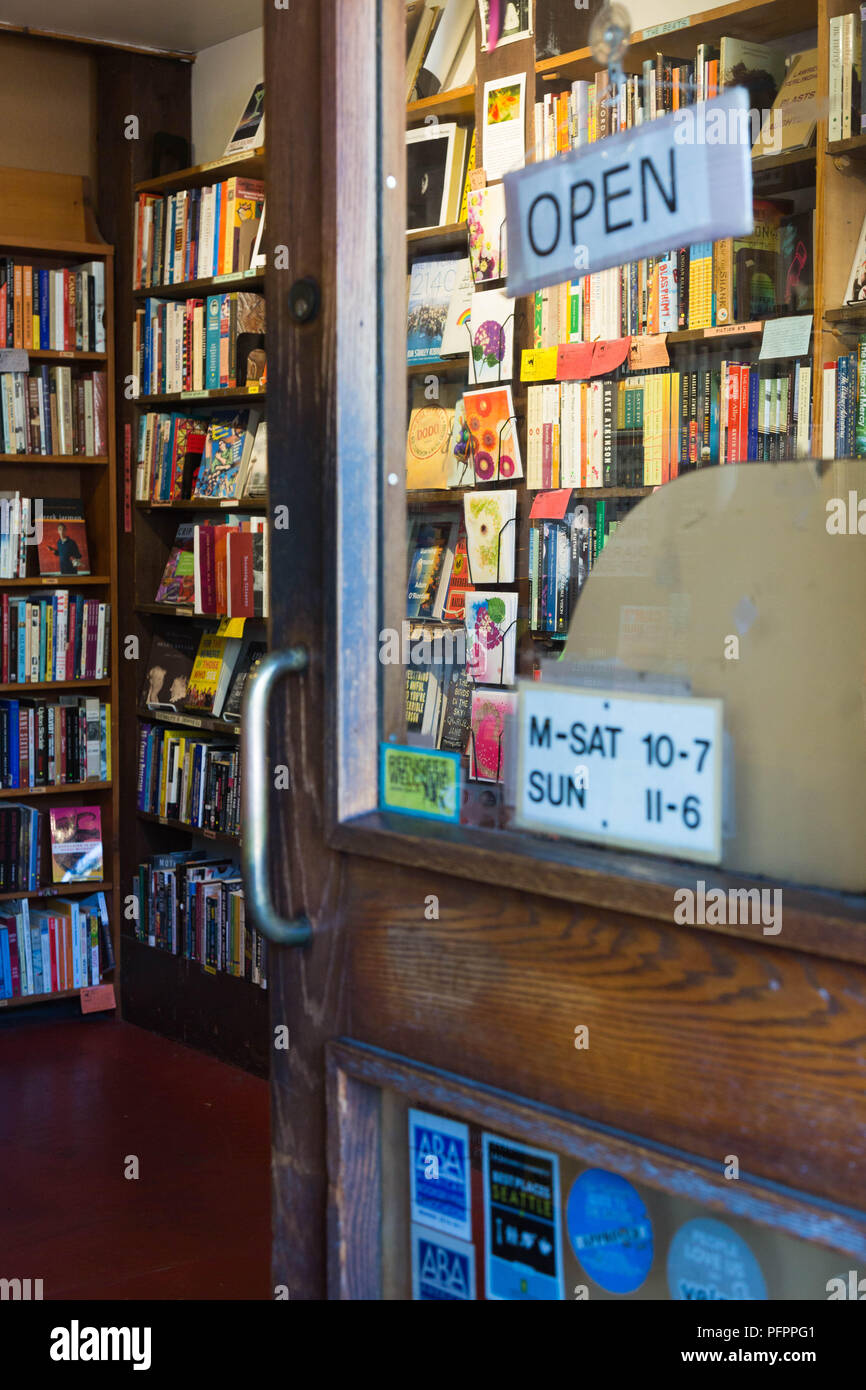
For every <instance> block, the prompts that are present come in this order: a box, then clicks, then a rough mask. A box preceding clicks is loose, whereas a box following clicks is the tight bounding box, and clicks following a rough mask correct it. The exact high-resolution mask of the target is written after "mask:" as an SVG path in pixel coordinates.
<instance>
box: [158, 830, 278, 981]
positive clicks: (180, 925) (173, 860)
mask: <svg viewBox="0 0 866 1390" xmlns="http://www.w3.org/2000/svg"><path fill="white" fill-rule="evenodd" d="M133 893H134V895H135V904H136V913H135V936H136V939H137V940H138V941H142V942H145V943H146V944H147V945H148V946H154V947H156V949H157V950H159V951H169V952H171V954H172V955H176V956H181V957H182V958H183V959H184V960H190V961H196V962H197V963H198V964H199V965H200V966H201V967H202V969H204V970H206V971H207V972H208V973H209V974H216V973H217V972H218V971H221V972H223V973H225V974H227V975H234V976H235V977H236V978H237V979H240V980H249V981H250V982H251V983H252V984H254V985H258V986H259V987H260V988H261V989H267V980H268V974H267V963H268V955H267V942H266V941H265V939H264V937H263V936H262V935H261V933H260V932H258V931H256V929H255V927H254V926H253V925H252V923H250V922H248V921H247V918H246V909H245V902H244V892H243V882H242V880H241V875H240V871H239V869H238V866H237V864H236V863H235V862H234V860H232V859H218V858H211V857H209V856H208V855H207V854H206V853H205V852H204V851H201V850H177V851H174V852H173V853H171V854H158V855H152V856H151V858H150V859H148V860H147V861H146V862H145V863H142V864H139V866H138V872H137V874H136V877H135V880H134V883H133Z"/></svg>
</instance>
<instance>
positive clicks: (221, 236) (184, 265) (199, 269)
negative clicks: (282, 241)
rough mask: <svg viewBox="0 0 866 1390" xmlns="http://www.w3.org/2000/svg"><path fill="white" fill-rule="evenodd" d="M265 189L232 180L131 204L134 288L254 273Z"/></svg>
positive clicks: (143, 197) (251, 182) (252, 182)
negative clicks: (246, 272)
mask: <svg viewBox="0 0 866 1390" xmlns="http://www.w3.org/2000/svg"><path fill="white" fill-rule="evenodd" d="M264 206H265V185H264V184H263V183H262V182H261V181H260V180H258V179H245V178H237V177H232V178H229V179H223V180H222V181H221V182H219V183H213V184H210V185H207V186H206V187H203V188H180V189H178V191H177V192H176V193H168V194H166V195H165V196H160V195H159V194H154V193H140V194H139V195H138V199H137V200H136V204H135V214H134V236H135V242H134V245H135V261H134V263H133V289H136V290H140V289H152V288H154V287H156V288H159V287H160V286H162V285H179V284H183V282H184V281H186V280H207V279H210V278H211V277H212V276H215V275H238V274H241V273H242V272H243V271H246V270H250V269H251V268H253V262H254V258H255V255H256V251H257V242H258V238H259V235H260V232H261V228H262V225H263V221H262V219H263V213H264Z"/></svg>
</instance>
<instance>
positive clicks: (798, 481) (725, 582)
mask: <svg viewBox="0 0 866 1390" xmlns="http://www.w3.org/2000/svg"><path fill="white" fill-rule="evenodd" d="M861 505H862V512H860V511H859V510H858V509H859V507H860V506H861ZM858 519H859V520H860V521H862V524H863V532H864V533H863V534H860V533H859V532H858V529H857V528H858ZM569 660H572V661H579V662H587V661H591V662H593V663H595V664H596V666H597V665H598V664H599V663H601V664H602V665H603V666H604V668H605V670H607V669H609V671H610V676H611V680H610V681H606V684H610V685H615V684H616V676H617V673H618V672H622V671H624V670H627V671H644V672H648V673H652V674H654V675H658V676H670V677H675V678H679V679H685V680H687V681H688V682H690V688H691V692H692V694H693V695H695V696H702V697H709V698H715V699H719V700H721V701H722V704H723V707H724V719H725V730H726V732H727V733H728V734H729V735H730V736H731V741H732V746H733V753H734V776H733V791H734V795H733V806H732V807H731V808H730V810H732V812H733V814H732V817H731V827H730V828H731V830H732V833H731V834H730V835H729V836H726V838H725V841H724V845H723V854H722V864H723V866H724V867H725V868H726V869H728V870H731V871H737V870H741V871H743V872H744V873H749V874H761V875H765V876H767V877H769V878H770V879H771V880H773V879H775V880H776V881H778V882H782V881H791V882H796V883H801V884H808V885H815V886H821V887H826V888H835V889H840V890H846V891H851V892H863V891H864V889H866V464H864V463H863V462H834V463H813V462H803V463H796V464H794V463H792V464H759V463H748V464H734V465H725V466H723V467H717V468H706V469H702V470H699V471H698V472H696V473H692V474H687V475H686V476H684V477H682V478H679V479H677V480H676V481H675V482H673V483H670V484H668V485H666V486H665V487H662V488H659V489H658V490H657V491H656V492H655V493H653V494H652V495H651V496H650V497H648V498H646V499H645V500H643V501H642V502H640V503H639V504H638V506H637V507H636V508H635V509H634V511H633V512H631V513H630V515H629V516H627V517H626V519H625V520H624V521H623V522H622V523H621V524H620V525H619V526H618V527H617V530H616V534H615V535H614V536H613V537H612V538H611V541H610V543H609V544H608V545H606V546H605V548H604V550H603V551H602V553H601V555H600V556H599V559H598V561H597V563H596V565H595V566H594V567H593V570H592V573H591V575H590V577H589V579H588V581H587V583H586V586H585V588H584V590H583V592H582V594H581V597H580V601H579V603H578V605H577V608H576V610H575V614H574V617H573V619H572V623H571V630H570V632H569V637H568V642H567V644H566V649H565V654H564V659H563V663H562V667H561V669H562V672H563V676H564V677H565V678H566V679H567V668H568V662H569ZM726 814H727V813H726Z"/></svg>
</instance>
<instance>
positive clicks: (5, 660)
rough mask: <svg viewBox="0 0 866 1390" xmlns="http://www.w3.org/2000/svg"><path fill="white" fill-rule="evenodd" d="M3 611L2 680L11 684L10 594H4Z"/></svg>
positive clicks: (0, 667) (0, 664) (0, 675)
mask: <svg viewBox="0 0 866 1390" xmlns="http://www.w3.org/2000/svg"><path fill="white" fill-rule="evenodd" d="M2 612H3V654H2V658H0V680H2V682H3V684H4V685H8V684H9V595H8V594H4V595H3V599H2Z"/></svg>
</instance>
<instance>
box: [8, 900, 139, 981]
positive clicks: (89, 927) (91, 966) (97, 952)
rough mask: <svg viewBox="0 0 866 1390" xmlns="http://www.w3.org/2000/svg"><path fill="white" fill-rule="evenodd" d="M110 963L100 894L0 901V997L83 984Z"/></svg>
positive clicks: (105, 912)
mask: <svg viewBox="0 0 866 1390" xmlns="http://www.w3.org/2000/svg"><path fill="white" fill-rule="evenodd" d="M113 968H114V947H113V945H112V942H111V932H110V930H109V925H108V907H107V904H106V901H105V894H104V893H93V894H91V896H90V897H85V898H79V897H76V898H47V899H45V900H44V901H42V900H40V899H39V898H35V899H30V898H12V899H10V900H9V901H7V902H4V903H0V999H15V998H19V997H22V996H27V995H38V994H55V993H57V992H58V991H61V990H72V989H85V988H87V987H88V986H89V985H98V984H99V983H100V981H101V980H102V979H103V977H104V976H105V974H106V973H107V972H108V971H110V970H112V969H113Z"/></svg>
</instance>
